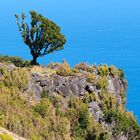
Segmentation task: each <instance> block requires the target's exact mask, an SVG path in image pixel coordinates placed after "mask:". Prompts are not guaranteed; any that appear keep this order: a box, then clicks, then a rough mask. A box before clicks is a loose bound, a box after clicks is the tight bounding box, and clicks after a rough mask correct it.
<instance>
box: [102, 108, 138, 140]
mask: <svg viewBox="0 0 140 140" xmlns="http://www.w3.org/2000/svg"><path fill="white" fill-rule="evenodd" d="M104 114H105V115H104V119H105V121H106V122H107V123H115V126H114V128H113V135H114V136H116V135H119V134H120V133H121V132H123V133H124V134H125V135H128V136H129V137H128V138H129V139H130V140H131V139H135V138H136V137H137V136H138V137H139V136H140V126H139V125H138V124H137V123H136V120H135V118H132V115H131V116H130V115H129V114H128V113H126V112H122V111H119V110H118V111H117V110H113V109H109V110H106V111H105V112H104Z"/></svg>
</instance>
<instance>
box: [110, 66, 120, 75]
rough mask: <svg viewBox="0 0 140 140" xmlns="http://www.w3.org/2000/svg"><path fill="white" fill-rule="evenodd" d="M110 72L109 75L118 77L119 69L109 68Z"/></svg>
mask: <svg viewBox="0 0 140 140" xmlns="http://www.w3.org/2000/svg"><path fill="white" fill-rule="evenodd" d="M108 70H109V74H110V75H113V76H115V75H117V72H118V71H117V69H116V68H115V67H114V66H110V67H109V68H108Z"/></svg>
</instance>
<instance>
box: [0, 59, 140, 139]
mask: <svg viewBox="0 0 140 140" xmlns="http://www.w3.org/2000/svg"><path fill="white" fill-rule="evenodd" d="M126 90H127V82H126V80H125V77H124V73H123V71H122V70H120V69H117V68H115V67H114V66H107V65H103V66H90V65H87V64H84V63H81V64H78V65H76V66H75V67H73V68H70V67H69V65H68V64H67V63H66V62H64V63H63V64H59V63H51V64H49V65H48V66H34V67H32V66H28V67H25V66H24V67H17V66H15V65H14V64H9V63H8V64H5V63H1V64H0V93H1V94H0V125H1V126H2V127H4V128H6V129H8V130H9V131H12V132H14V133H16V134H18V135H20V136H22V137H24V138H26V139H32V140H46V139H49V140H62V139H63V140H73V139H74V140H134V139H140V126H139V125H138V123H137V120H136V119H135V117H134V116H133V114H132V113H130V112H127V111H126V107H125V105H126V95H125V94H126Z"/></svg>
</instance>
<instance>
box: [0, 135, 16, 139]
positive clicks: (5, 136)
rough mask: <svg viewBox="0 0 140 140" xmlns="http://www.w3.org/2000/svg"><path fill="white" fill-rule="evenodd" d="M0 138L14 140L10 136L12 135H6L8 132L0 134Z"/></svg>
mask: <svg viewBox="0 0 140 140" xmlns="http://www.w3.org/2000/svg"><path fill="white" fill-rule="evenodd" d="M0 139H1V140H14V139H13V138H12V136H10V135H8V134H4V133H3V134H0Z"/></svg>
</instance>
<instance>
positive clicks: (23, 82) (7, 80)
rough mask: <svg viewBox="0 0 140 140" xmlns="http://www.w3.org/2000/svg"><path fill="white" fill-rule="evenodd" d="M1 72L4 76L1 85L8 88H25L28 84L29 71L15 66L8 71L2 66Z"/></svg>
mask: <svg viewBox="0 0 140 140" xmlns="http://www.w3.org/2000/svg"><path fill="white" fill-rule="evenodd" d="M0 73H1V74H2V75H3V76H2V82H0V86H6V87H7V88H12V87H13V88H14V87H15V88H18V89H24V88H25V87H26V86H27V84H28V79H27V77H28V71H27V70H24V69H21V68H15V69H12V70H10V71H7V70H6V69H4V68H0Z"/></svg>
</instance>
